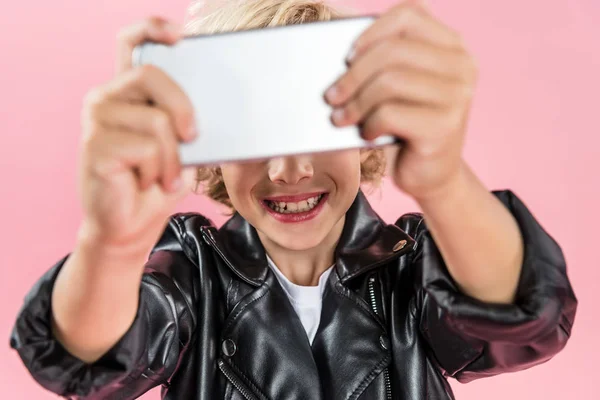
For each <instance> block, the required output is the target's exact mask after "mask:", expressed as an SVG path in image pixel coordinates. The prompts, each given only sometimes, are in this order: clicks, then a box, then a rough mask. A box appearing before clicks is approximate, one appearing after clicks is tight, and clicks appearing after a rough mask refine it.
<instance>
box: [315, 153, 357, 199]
mask: <svg viewBox="0 0 600 400" xmlns="http://www.w3.org/2000/svg"><path fill="white" fill-rule="evenodd" d="M322 165H323V170H324V171H327V174H328V175H330V176H331V177H332V178H333V180H334V181H335V182H336V186H338V189H342V190H344V189H345V190H354V189H355V188H356V190H358V187H359V185H360V152H359V150H354V149H353V150H347V151H341V152H335V153H331V154H329V155H328V156H326V157H323V160H322Z"/></svg>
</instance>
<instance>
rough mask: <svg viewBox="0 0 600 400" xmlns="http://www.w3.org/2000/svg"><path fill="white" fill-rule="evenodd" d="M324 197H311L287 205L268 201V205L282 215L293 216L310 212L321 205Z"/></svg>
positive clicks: (282, 202) (281, 202)
mask: <svg viewBox="0 0 600 400" xmlns="http://www.w3.org/2000/svg"><path fill="white" fill-rule="evenodd" d="M321 197H323V195H319V196H315V197H310V198H308V199H306V200H302V201H299V202H297V203H291V202H290V203H286V202H284V201H268V202H267V204H268V205H269V207H271V209H273V210H275V211H277V212H278V213H281V214H292V213H298V212H305V211H310V210H312V209H313V208H315V206H316V205H317V204H318V203H319V200H321Z"/></svg>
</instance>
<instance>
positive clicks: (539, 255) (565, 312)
mask: <svg viewBox="0 0 600 400" xmlns="http://www.w3.org/2000/svg"><path fill="white" fill-rule="evenodd" d="M493 194H494V195H495V196H496V197H497V198H498V199H499V200H500V201H501V202H502V203H503V204H504V205H505V206H506V207H507V208H508V209H509V210H510V212H511V213H512V215H513V216H514V217H515V218H516V220H517V222H518V225H519V228H520V231H521V234H522V236H523V239H524V250H525V251H524V259H523V260H524V261H523V266H522V272H521V276H520V280H519V285H518V289H517V299H516V301H515V303H514V304H510V305H499V304H487V303H483V302H481V301H478V300H476V299H474V298H472V297H469V296H467V295H465V294H462V293H461V292H460V291H459V290H458V288H457V285H456V283H455V282H454V281H453V279H452V278H451V276H450V274H449V273H448V270H447V269H446V266H445V264H444V261H443V259H442V256H441V254H440V252H439V250H438V248H437V247H436V244H435V242H434V240H433V238H432V236H431V235H430V233H429V231H428V230H427V227H426V226H425V223H424V220H423V219H422V217H421V218H419V219H418V220H417V219H415V215H414V214H413V215H408V214H407V215H405V216H402V217H401V218H400V219H399V220H398V222H397V224H398V225H399V226H401V227H403V228H404V229H405V230H406V231H407V232H411V235H412V236H413V237H414V238H415V239H416V241H417V250H416V252H415V253H414V256H413V261H412V263H413V265H412V266H411V268H413V270H414V271H415V275H414V276H415V288H416V291H415V293H416V302H415V303H416V310H417V318H418V319H419V325H420V330H421V333H422V335H423V337H424V338H425V340H426V341H427V342H428V344H429V347H430V350H431V356H432V358H433V359H434V362H435V363H436V364H438V365H439V367H440V368H441V369H442V371H443V373H444V374H445V375H446V376H451V377H454V378H456V379H457V380H458V381H460V382H469V381H472V380H474V379H478V378H482V377H486V376H493V375H496V374H500V373H503V372H514V371H518V370H523V369H526V368H529V367H532V366H534V365H537V364H541V363H543V362H546V361H548V360H549V359H550V358H552V357H553V356H554V355H555V354H557V353H558V352H559V351H560V350H561V349H562V348H563V347H564V346H565V345H566V343H567V340H568V338H569V336H570V334H571V327H572V325H573V321H574V318H575V312H576V308H577V299H576V297H575V295H574V293H573V289H572V288H571V285H570V283H569V279H568V277H567V272H566V265H565V259H564V256H563V253H562V251H561V249H560V247H559V245H558V244H557V243H556V242H555V241H554V239H553V238H552V237H551V236H549V235H548V233H547V232H545V231H544V229H543V228H542V227H541V226H540V224H539V223H538V222H537V221H536V219H535V218H534V217H533V215H532V214H531V213H530V212H529V211H528V209H527V208H526V206H525V205H524V204H523V203H522V202H521V201H520V200H519V199H518V198H517V197H516V196H515V195H514V194H513V193H512V192H511V191H509V190H504V191H494V192H493ZM411 221H412V222H411Z"/></svg>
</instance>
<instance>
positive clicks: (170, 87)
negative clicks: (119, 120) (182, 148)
mask: <svg viewBox="0 0 600 400" xmlns="http://www.w3.org/2000/svg"><path fill="white" fill-rule="evenodd" d="M104 90H106V96H107V97H108V98H109V99H116V100H128V101H133V102H144V103H148V102H151V103H152V104H153V105H154V106H156V107H158V108H160V109H162V110H164V111H166V112H167V113H168V114H169V116H170V117H171V118H172V120H173V124H174V126H175V129H176V133H177V138H178V139H179V140H185V141H189V140H193V139H194V138H195V137H196V124H195V122H194V107H193V105H192V102H191V101H190V99H189V97H188V96H187V94H186V93H185V92H184V91H183V89H181V87H180V86H179V85H178V84H177V83H176V82H175V81H173V80H172V79H171V78H170V77H169V76H168V75H167V74H166V73H165V72H163V71H162V70H160V69H159V68H157V67H155V66H153V65H143V66H140V67H138V68H134V69H132V70H130V71H127V72H126V73H124V74H122V75H121V76H119V77H117V78H116V79H114V80H113V81H111V82H110V83H109V84H108V86H107V87H106V88H105V89H104Z"/></svg>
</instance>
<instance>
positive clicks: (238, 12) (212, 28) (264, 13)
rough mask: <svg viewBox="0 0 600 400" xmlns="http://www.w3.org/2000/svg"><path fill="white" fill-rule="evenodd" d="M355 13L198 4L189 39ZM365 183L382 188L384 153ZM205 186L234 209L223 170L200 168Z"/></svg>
mask: <svg viewBox="0 0 600 400" xmlns="http://www.w3.org/2000/svg"><path fill="white" fill-rule="evenodd" d="M353 13H354V10H351V9H349V8H343V7H341V6H336V7H333V6H331V5H328V4H325V3H324V2H323V1H321V0H208V1H206V0H196V1H194V2H193V3H192V4H191V6H190V7H189V9H188V13H187V16H186V21H185V28H184V32H185V34H186V35H201V34H213V33H220V32H233V31H242V30H249V29H262V28H268V27H274V26H283V25H296V24H304V23H311V22H319V21H330V20H334V19H340V18H344V17H346V16H349V15H351V14H353ZM360 172H361V183H369V184H371V185H373V186H378V185H379V183H380V182H381V178H382V177H383V175H384V172H385V155H384V152H383V150H381V149H374V150H372V151H371V153H370V155H369V156H368V157H367V158H366V160H364V161H363V162H362V163H361V168H360ZM200 184H203V186H204V193H205V194H206V195H207V196H208V197H210V198H211V199H213V200H215V201H217V202H219V203H221V204H224V205H225V206H227V207H228V208H229V209H230V210H231V211H234V208H233V206H232V204H231V201H230V199H229V195H228V194H227V189H226V188H225V183H224V182H223V177H222V175H221V169H220V168H219V167H201V168H198V172H197V175H196V188H195V190H194V191H195V192H196V193H197V191H198V186H199V185H200Z"/></svg>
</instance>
